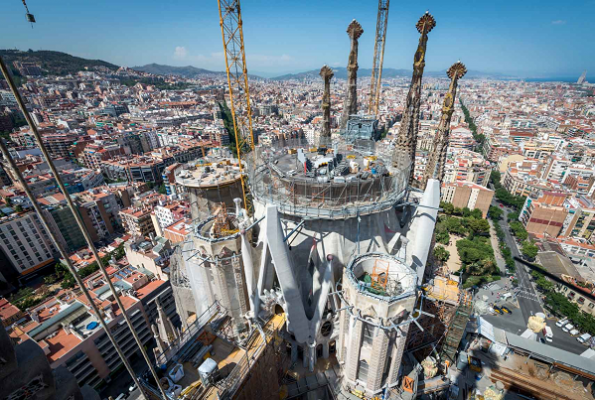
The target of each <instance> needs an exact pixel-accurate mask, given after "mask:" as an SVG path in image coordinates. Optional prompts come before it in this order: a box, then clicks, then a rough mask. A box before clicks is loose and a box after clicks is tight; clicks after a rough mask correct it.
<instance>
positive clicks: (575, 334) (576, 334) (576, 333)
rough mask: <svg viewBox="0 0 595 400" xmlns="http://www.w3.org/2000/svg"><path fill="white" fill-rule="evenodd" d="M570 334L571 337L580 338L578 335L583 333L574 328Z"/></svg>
mask: <svg viewBox="0 0 595 400" xmlns="http://www.w3.org/2000/svg"><path fill="white" fill-rule="evenodd" d="M568 333H570V336H578V334H579V333H581V332H580V331H579V330H578V329H576V328H574V329H572V330H571V331H570V332H568Z"/></svg>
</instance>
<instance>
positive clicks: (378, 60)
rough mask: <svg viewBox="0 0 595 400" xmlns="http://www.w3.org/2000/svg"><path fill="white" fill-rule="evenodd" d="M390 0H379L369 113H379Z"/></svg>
mask: <svg viewBox="0 0 595 400" xmlns="http://www.w3.org/2000/svg"><path fill="white" fill-rule="evenodd" d="M389 3H390V0H378V19H377V20H376V40H375V43H374V64H373V66H372V78H371V81H370V100H369V102H368V113H369V114H372V115H378V105H379V104H380V91H381V89H380V88H381V82H382V63H383V62H384V46H385V44H386V28H387V26H388V6H389Z"/></svg>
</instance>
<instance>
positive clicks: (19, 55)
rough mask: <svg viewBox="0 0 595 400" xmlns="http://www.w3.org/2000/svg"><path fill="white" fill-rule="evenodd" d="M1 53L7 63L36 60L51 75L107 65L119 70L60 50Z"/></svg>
mask: <svg viewBox="0 0 595 400" xmlns="http://www.w3.org/2000/svg"><path fill="white" fill-rule="evenodd" d="M0 55H1V56H2V58H4V60H5V61H6V63H7V64H12V62H13V61H27V62H35V63H38V64H39V65H41V69H42V70H44V71H45V72H47V73H48V74H51V75H68V74H74V73H77V72H79V71H84V70H85V69H94V68H97V67H105V68H109V69H111V70H117V69H118V66H117V65H114V64H110V63H108V62H106V61H102V60H87V59H85V58H80V57H75V56H71V55H70V54H66V53H61V52H59V51H49V50H39V51H33V50H29V51H20V50H1V49H0Z"/></svg>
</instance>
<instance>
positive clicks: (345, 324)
mask: <svg viewBox="0 0 595 400" xmlns="http://www.w3.org/2000/svg"><path fill="white" fill-rule="evenodd" d="M341 313H342V314H341V322H340V323H339V333H340V334H339V345H338V346H337V347H338V348H337V358H338V359H339V361H343V362H346V361H347V360H346V354H345V353H346V352H345V345H346V341H347V340H349V338H348V336H349V312H348V311H347V310H343V311H341Z"/></svg>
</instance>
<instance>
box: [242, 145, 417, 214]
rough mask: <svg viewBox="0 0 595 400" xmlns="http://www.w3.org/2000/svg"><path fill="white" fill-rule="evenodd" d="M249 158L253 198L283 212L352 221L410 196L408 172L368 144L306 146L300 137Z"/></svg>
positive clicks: (386, 151) (261, 149)
mask: <svg viewBox="0 0 595 400" xmlns="http://www.w3.org/2000/svg"><path fill="white" fill-rule="evenodd" d="M253 153H255V154H252V155H248V156H247V161H248V162H249V163H251V165H250V168H249V169H248V175H249V179H248V183H249V185H250V191H251V193H252V195H253V196H254V198H255V200H256V201H258V202H261V203H264V204H275V205H277V206H278V209H279V211H280V212H281V213H283V214H289V215H296V216H300V217H313V218H329V219H335V218H338V219H340V218H351V217H354V216H357V215H364V214H369V213H375V212H379V211H382V210H384V209H389V208H390V207H392V206H394V204H396V203H397V202H398V201H399V200H401V199H403V197H404V196H405V194H406V192H407V187H408V178H409V168H410V166H408V167H407V168H395V167H393V165H392V161H391V160H392V152H390V151H389V149H387V148H383V147H380V146H378V145H377V144H376V143H374V142H370V141H368V142H367V143H365V144H358V143H357V142H356V143H352V142H347V141H345V140H342V139H337V140H334V141H333V142H329V144H328V145H327V146H320V145H319V146H317V147H311V146H308V145H307V143H306V142H305V141H302V140H299V139H292V140H283V141H282V142H277V143H273V144H272V145H271V146H268V147H259V148H257V149H255V150H254V152H253Z"/></svg>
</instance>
